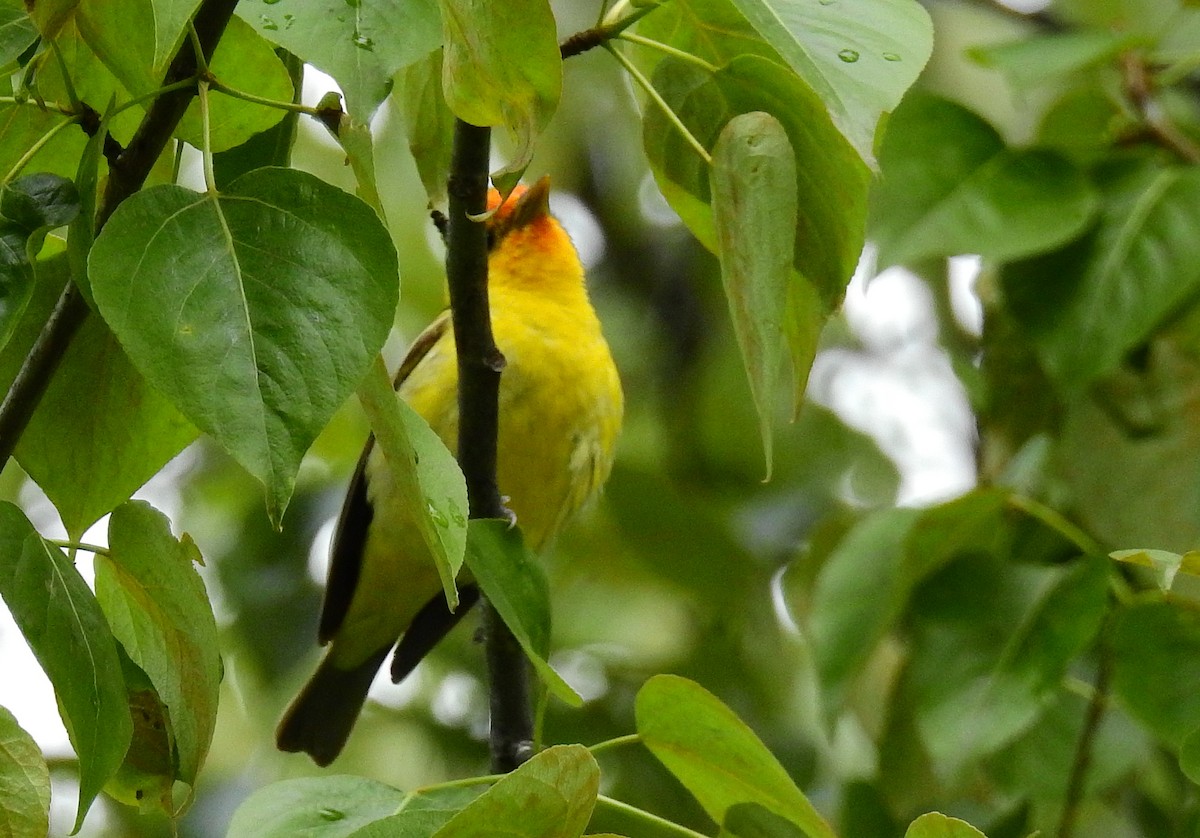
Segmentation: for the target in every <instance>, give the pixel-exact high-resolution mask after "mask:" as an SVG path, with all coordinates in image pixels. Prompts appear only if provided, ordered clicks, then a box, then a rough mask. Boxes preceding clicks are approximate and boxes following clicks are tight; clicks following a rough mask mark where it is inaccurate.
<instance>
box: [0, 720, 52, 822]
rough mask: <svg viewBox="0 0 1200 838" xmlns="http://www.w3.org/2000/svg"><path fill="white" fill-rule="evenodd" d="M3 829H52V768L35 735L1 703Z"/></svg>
mask: <svg viewBox="0 0 1200 838" xmlns="http://www.w3.org/2000/svg"><path fill="white" fill-rule="evenodd" d="M0 833H2V834H4V835H11V836H13V838H24V836H30V838H33V836H42V835H48V834H49V833H50V770H49V769H48V768H47V767H46V760H44V759H43V758H42V752H41V749H39V748H38V746H37V743H36V742H34V741H33V737H32V736H30V735H29V734H28V733H26V732H25V731H24V730H22V729H21V726H20V725H19V724H17V720H16V719H15V718H14V717H13V714H12V713H10V712H8V710H6V709H5V708H3V707H0Z"/></svg>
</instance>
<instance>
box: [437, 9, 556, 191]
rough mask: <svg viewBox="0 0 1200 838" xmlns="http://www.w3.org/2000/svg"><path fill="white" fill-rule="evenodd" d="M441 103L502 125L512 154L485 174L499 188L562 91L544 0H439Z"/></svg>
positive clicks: (477, 120) (517, 170) (520, 163)
mask: <svg viewBox="0 0 1200 838" xmlns="http://www.w3.org/2000/svg"><path fill="white" fill-rule="evenodd" d="M440 5H441V9H442V33H443V39H444V41H445V51H444V55H443V58H442V84H443V87H444V90H445V95H446V103H447V104H448V105H449V106H450V110H452V111H454V113H455V115H456V116H458V117H459V118H460V119H462V120H465V121H466V122H469V123H471V124H472V125H494V126H503V127H504V128H507V129H508V132H509V134H510V136H511V137H512V138H513V139H514V141H515V144H516V152H515V154H514V155H513V159H512V160H511V161H510V162H509V163H508V165H507V166H505V167H504V168H503V169H501V170H500V171H498V172H495V173H493V175H492V179H493V180H494V181H496V187H497V188H498V189H500V190H501V191H504V192H507V191H508V190H509V189H511V188H512V187H513V186H514V185H515V184H516V182H517V180H519V179H520V176H521V173H522V172H523V171H525V167H526V166H528V165H529V161H530V159H531V158H532V157H533V148H534V140H536V139H537V135H538V134H539V133H540V132H541V130H542V129H543V128H545V127H546V124H547V123H548V122H549V121H550V117H552V116H554V111H555V110H556V109H557V108H558V98H559V96H560V95H561V93H562V58H561V57H560V56H559V52H558V30H557V27H556V26H555V23H554V14H553V12H551V10H550V4H549V3H547V2H546V0H508V2H505V3H493V2H491V0H440Z"/></svg>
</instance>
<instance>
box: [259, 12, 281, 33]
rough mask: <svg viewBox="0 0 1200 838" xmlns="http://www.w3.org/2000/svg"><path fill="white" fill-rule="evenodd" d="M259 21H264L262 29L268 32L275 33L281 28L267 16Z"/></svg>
mask: <svg viewBox="0 0 1200 838" xmlns="http://www.w3.org/2000/svg"><path fill="white" fill-rule="evenodd" d="M259 19H260V20H261V21H262V28H263V29H266V30H267V31H268V32H274V31H275V30H277V29H278V28H279V24H278V23H276V22H275V21H274V20H272V19H271V18H269V17H267V16H266V15H263V16H262V17H261V18H259Z"/></svg>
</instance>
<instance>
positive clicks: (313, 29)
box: [237, 0, 442, 123]
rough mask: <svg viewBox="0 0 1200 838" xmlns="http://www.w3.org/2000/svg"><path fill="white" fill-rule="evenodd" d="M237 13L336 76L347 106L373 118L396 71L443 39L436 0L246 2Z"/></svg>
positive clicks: (358, 117)
mask: <svg viewBox="0 0 1200 838" xmlns="http://www.w3.org/2000/svg"><path fill="white" fill-rule="evenodd" d="M237 13H238V14H239V15H240V16H241V17H242V18H243V19H244V20H245V21H246V22H247V23H249V24H250V25H251V26H253V27H254V28H255V29H256V30H257V31H258V33H259V34H260V35H262V36H263V37H264V38H266V39H267V40H268V41H271V42H273V43H276V44H278V45H279V46H281V47H283V48H284V49H286V50H287V51H288V52H291V53H294V54H295V55H298V56H300V57H301V58H303V59H304V60H305V61H306V62H307V63H309V64H312V65H313V66H314V67H316V68H317V69H319V70H322V71H324V72H326V73H328V74H329V75H331V76H333V78H334V81H336V82H337V83H338V86H339V87H340V88H341V89H342V92H343V93H344V94H345V95H346V110H347V111H348V112H349V114H350V115H351V116H352V117H353V118H354V119H355V120H357V121H359V122H363V123H366V122H369V121H370V119H371V114H372V113H374V111H375V109H376V108H377V107H378V106H379V103H380V102H382V101H383V100H384V99H385V98H387V95H388V90H390V88H391V83H392V82H391V78H392V76H393V75H394V74H395V73H396V71H397V70H399V69H401V68H402V67H405V66H407V65H408V64H411V63H413V62H414V61H417V60H418V59H420V58H422V57H423V56H425V55H426V54H428V53H429V52H430V51H431V50H434V49H436V48H437V47H438V45H439V44H440V43H441V38H442V30H441V22H440V19H439V15H438V4H437V0H380V1H379V2H370V3H361V2H358V0H355V2H346V0H287V2H286V3H283V4H282V5H280V4H279V0H246V2H243V3H240V4H239V5H238V10H237Z"/></svg>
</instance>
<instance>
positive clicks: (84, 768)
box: [0, 503, 133, 829]
mask: <svg viewBox="0 0 1200 838" xmlns="http://www.w3.org/2000/svg"><path fill="white" fill-rule="evenodd" d="M0 597H3V598H4V603H5V605H7V606H8V610H9V611H10V612H11V613H12V616H13V619H14V620H15V621H16V623H17V626H18V627H19V628H20V629H21V634H23V635H24V636H25V640H26V642H27V643H29V646H30V648H31V649H32V650H33V653H34V655H36V656H37V659H38V663H40V664H41V665H42V669H44V670H45V672H46V675H47V676H49V678H50V683H51V684H53V685H54V692H55V695H56V696H57V697H58V707H59V713H60V714H61V715H62V719H63V723H64V724H65V725H66V728H67V735H68V736H69V737H70V739H71V745H72V747H74V749H75V753H76V755H77V756H78V758H79V810H78V813H77V815H76V818H75V828H76V829H78V828H79V825H80V824H82V823H83V818H84V816H85V815H86V814H87V810H88V807H89V806H90V805H91V803H92V801H93V800H94V799H95V798H96V795H97V794H98V793H99V792H100V789H101V788H102V787H103V786H104V784H105V782H107V781H108V778H109V777H110V776H112V774H113V772H115V771H116V770H117V768H118V767H119V766H120V765H121V760H122V759H123V758H124V756H125V749H126V748H127V747H128V746H129V738H130V735H131V733H132V730H133V725H132V722H131V721H130V718H129V708H128V706H127V705H126V701H125V680H124V678H122V676H121V661H120V658H119V657H118V655H117V645H116V641H115V640H113V636H112V632H111V631H110V630H109V628H108V623H106V622H105V620H104V615H103V614H101V613H100V607H99V606H98V605H97V604H96V599H95V597H93V596H92V592H91V591H90V590H88V586H87V583H86V582H84V581H83V579H82V577H80V575H79V572H78V571H76V570H75V566H74V565H73V564H71V562H70V560H68V559H67V557H66V556H65V555H63V553H62V551H61V550H59V549H58V548H57V547H54V546H52V545H50V544H47V543H46V542H45V541H43V540H42V538H41V536H39V535H38V534H37V531H36V530H35V529H34V528H33V525H32V524H31V523H29V519H28V518H26V517H25V514H24V513H23V512H21V510H20V509H18V508H17V507H16V506H14V505H13V504H11V503H0Z"/></svg>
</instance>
